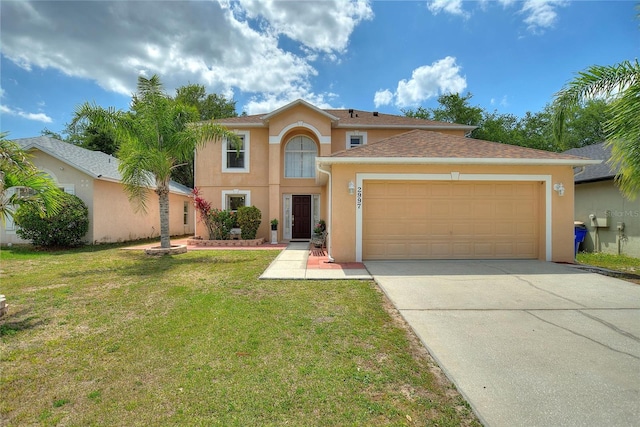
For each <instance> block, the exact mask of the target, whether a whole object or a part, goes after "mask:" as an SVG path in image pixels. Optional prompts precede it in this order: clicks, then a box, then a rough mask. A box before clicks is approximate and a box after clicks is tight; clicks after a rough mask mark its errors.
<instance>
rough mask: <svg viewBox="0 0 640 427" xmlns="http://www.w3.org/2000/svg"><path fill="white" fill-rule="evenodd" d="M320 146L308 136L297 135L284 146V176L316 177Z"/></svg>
mask: <svg viewBox="0 0 640 427" xmlns="http://www.w3.org/2000/svg"><path fill="white" fill-rule="evenodd" d="M317 154H318V146H317V145H316V143H315V142H313V141H312V140H311V139H309V138H307V137H306V136H296V137H294V138H292V139H291V140H289V142H287V145H286V147H285V148H284V176H285V177H287V178H314V177H315V176H316V165H315V161H316V155H317Z"/></svg>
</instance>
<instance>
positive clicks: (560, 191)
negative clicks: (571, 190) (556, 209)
mask: <svg viewBox="0 0 640 427" xmlns="http://www.w3.org/2000/svg"><path fill="white" fill-rule="evenodd" d="M553 191H555V192H557V193H558V196H564V185H562V183H561V182H560V183H558V184H553Z"/></svg>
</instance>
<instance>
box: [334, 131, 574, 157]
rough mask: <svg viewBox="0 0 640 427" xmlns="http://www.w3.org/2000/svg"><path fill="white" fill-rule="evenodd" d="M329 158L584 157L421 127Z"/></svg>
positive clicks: (340, 152)
mask: <svg viewBox="0 0 640 427" xmlns="http://www.w3.org/2000/svg"><path fill="white" fill-rule="evenodd" d="M331 157H338V158H341V157H342V158H446V159H536V160H576V161H577V160H584V158H581V157H577V156H572V155H569V154H561V153H553V152H550V151H543V150H535V149H532V148H525V147H520V146H517V145H508V144H501V143H498V142H490V141H483V140H480V139H473V138H466V137H462V136H455V135H448V134H444V133H440V132H433V131H427V130H421V129H417V130H412V131H409V132H405V133H402V134H400V135H395V136H392V137H390V138H387V139H384V140H381V141H379V142H376V143H374V144H368V145H363V146H361V147H356V148H352V149H349V150H343V151H339V152H337V153H335V154H333V155H332V156H331Z"/></svg>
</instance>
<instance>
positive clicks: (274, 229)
mask: <svg viewBox="0 0 640 427" xmlns="http://www.w3.org/2000/svg"><path fill="white" fill-rule="evenodd" d="M271 244H272V245H277V244H278V219H277V218H274V219H272V220H271Z"/></svg>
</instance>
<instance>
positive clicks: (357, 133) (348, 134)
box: [345, 130, 367, 150]
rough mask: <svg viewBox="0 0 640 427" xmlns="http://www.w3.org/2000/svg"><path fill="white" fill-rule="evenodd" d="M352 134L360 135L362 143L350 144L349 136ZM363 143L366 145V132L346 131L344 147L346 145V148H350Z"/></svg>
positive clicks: (360, 145)
mask: <svg viewBox="0 0 640 427" xmlns="http://www.w3.org/2000/svg"><path fill="white" fill-rule="evenodd" d="M353 136H358V137H360V139H361V141H362V144H359V145H351V137H353ZM363 145H367V132H360V131H357V130H356V131H351V132H346V140H345V147H347V150H350V149H352V148H355V147H362V146H363Z"/></svg>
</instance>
